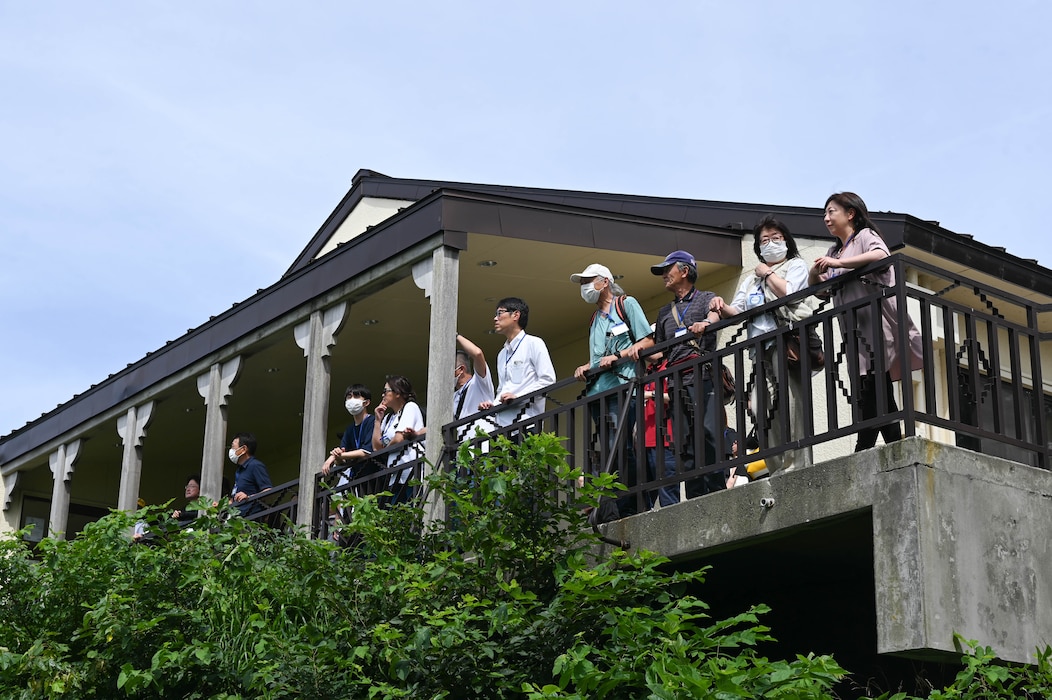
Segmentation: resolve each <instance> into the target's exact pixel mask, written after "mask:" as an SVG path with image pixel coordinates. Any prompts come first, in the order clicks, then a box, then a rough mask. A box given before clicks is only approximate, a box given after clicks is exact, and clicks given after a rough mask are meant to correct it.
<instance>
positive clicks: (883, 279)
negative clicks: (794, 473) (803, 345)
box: [809, 192, 922, 452]
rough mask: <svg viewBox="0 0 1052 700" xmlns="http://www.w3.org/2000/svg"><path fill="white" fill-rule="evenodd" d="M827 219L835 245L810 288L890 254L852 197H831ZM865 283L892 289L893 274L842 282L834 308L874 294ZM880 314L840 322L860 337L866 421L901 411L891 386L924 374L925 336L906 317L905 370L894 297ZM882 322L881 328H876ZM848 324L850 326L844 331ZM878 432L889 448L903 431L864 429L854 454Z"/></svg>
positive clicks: (858, 314)
mask: <svg viewBox="0 0 1052 700" xmlns="http://www.w3.org/2000/svg"><path fill="white" fill-rule="evenodd" d="M824 220H825V225H826V228H827V229H829V232H830V233H831V234H833V236H834V237H835V238H836V239H837V241H836V243H834V244H833V246H832V247H830V248H829V251H828V252H826V254H825V255H823V256H822V257H820V258H818V259H817V260H815V263H814V265H813V266H812V267H811V272H810V275H809V280H810V282H811V284H818V283H819V282H824V281H826V280H830V279H833V278H835V277H837V276H839V275H841V274H842V273H843V272H844V271H846V270H853V269H856V268H860V267H865V266H866V265H869V264H870V263H874V262H877V261H879V260H883V259H884V258H886V257H888V256H889V255H890V254H891V253H890V251H889V250H888V246H887V244H886V243H885V242H884V239H883V238H882V237H881V235H880V231H879V229H877V227H876V224H874V223H873V221H872V220H871V219H870V217H869V211H868V210H867V209H866V203H865V202H863V201H862V198H861V197H859V196H858V195H857V194H855V193H854V192H840V193H837V194H832V195H830V196H829V198H828V199H826V205H825V219H824ZM864 278H870V279H864ZM867 282H869V283H875V284H877V285H879V286H883V287H890V286H892V285H894V284H895V270H894V268H893V267H891V266H890V265H889V266H888V267H886V268H885V269H883V270H880V271H879V272H874V273H872V274H869V275H864V276H863V277H858V278H855V279H851V280H848V281H846V282H844V284H842V285H840V286H839V287H837V289H836V292H835V297H834V301H835V303H836V304H837V305H838V306H839V305H843V304H850V303H851V302H853V301H856V300H858V299H862V298H864V297H866V296H869V295H870V294H872V292H873V287H871V286H869V285H867ZM880 314H881V318H880V319H874V318H873V317H872V313H871V310H870V306H869V305H865V306H862V307H860V308H858V309H856V310H855V316H854V323H853V324H851V322H850V321H845V319H844V316H840V317H839V320H840V324H841V326H840V330H841V333H842V334H843V335H844V337H845V338H846V337H848V335H849V334H851V333H857V336H858V341H859V342H858V375H859V377H860V383H859V393H858V397H857V400H858V403H859V408H860V410H861V412H862V419H863V420H868V419H870V418H876V417H877V416H878V415H883V414H885V413H888V412H895V411H898V406H897V405H896V403H895V394H894V385H893V384H892V382H894V381H895V380H898V379H902V378H903V377H908V376H909V374H910V372H911V371H912V370H915V369H920V366H921V357H922V355H921V336H920V332H919V331H918V330H917V327H916V326H915V325H914V323H913V321H912V320H911V319H910V318H909V316H907V317H906V329H905V330H906V333H907V334H908V344H909V352H910V357H909V358H908V359H909V361H910V363H909V365H908V366H904V363H903V362H901V361H900V360H899V357H898V348H899V345H898V340H897V338H898V336H899V332H900V331H901V330H902V329H900V328H899V322H898V304H897V302H896V301H895V298H894V297H891V298H887V299H884V300H882V301H881V304H880ZM878 323H879V324H881V325H880V326H878V325H877V324H878ZM849 324H850V325H851V326H852V327H845V326H848V325H849ZM876 352H883V353H884V360H885V364H884V366H885V367H886V368H887V371H886V372H885V373H884V378H883V381H884V385H885V390H884V393H885V395H886V396H887V404H886V405H885V406H878V405H877V381H878V380H877V377H876V376H875V374H874V372H875V370H874V367H873V355H874V353H876ZM878 432H879V433H880V434H882V435H883V436H884V442H885V443H889V442H892V441H894V440H898V439H900V438H901V437H902V429H901V427H900V426H899V424H898V421H895V422H893V423H888V424H887V425H882V426H880V427H877V428H866V429H865V430H860V431H859V433H858V441H857V442H856V443H855V452H859V451H861V450H865V449H868V448H870V447H873V446H874V445H875V444H877V433H878Z"/></svg>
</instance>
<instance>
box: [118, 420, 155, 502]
mask: <svg viewBox="0 0 1052 700" xmlns="http://www.w3.org/2000/svg"><path fill="white" fill-rule="evenodd" d="M152 416H153V401H150V402H148V403H145V404H143V405H142V406H132V407H131V408H129V409H128V412H127V413H125V414H124V415H123V416H120V417H119V418H118V419H117V434H118V435H120V436H121V440H123V441H124V457H123V458H122V459H121V485H120V491H119V492H118V495H117V508H118V509H120V510H124V511H128V512H129V513H132V512H135V511H137V510H139V477H140V476H141V474H142V441H143V439H144V438H145V437H146V428H147V426H149V425H150V418H151V417H152Z"/></svg>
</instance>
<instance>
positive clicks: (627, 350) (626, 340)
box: [570, 263, 654, 518]
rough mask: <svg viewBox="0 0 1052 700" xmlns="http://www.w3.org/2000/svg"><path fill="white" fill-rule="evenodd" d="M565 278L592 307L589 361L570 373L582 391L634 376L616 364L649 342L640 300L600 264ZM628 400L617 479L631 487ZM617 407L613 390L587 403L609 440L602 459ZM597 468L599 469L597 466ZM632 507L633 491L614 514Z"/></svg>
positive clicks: (629, 366)
mask: <svg viewBox="0 0 1052 700" xmlns="http://www.w3.org/2000/svg"><path fill="white" fill-rule="evenodd" d="M570 281H571V282H573V283H574V284H578V285H580V286H581V298H582V299H583V300H584V301H585V302H586V303H588V304H594V305H595V307H596V310H595V312H594V313H593V314H592V320H591V321H590V322H589V327H588V349H589V361H588V363H587V364H583V365H581V366H580V367H578V368H577V369H576V370H575V371H574V376H575V377H577V379H579V380H581V381H586V382H588V384H587V388H586V390H585V393H586V395H588V396H595V395H597V394H600V393H602V392H604V391H607V390H609V389H612V388H614V387H617V386H619V385H621V384H624V383H626V382H628V381H630V380H631V379H632V378H634V377H635V376H636V367H635V363H633V362H623V363H621V364H617V363H618V362H619V361H620V360H621V359H622V358H626V357H628V358H633V359H634V358H637V357H638V356H639V351H640V350H642V349H643V348H648V347H650V346H651V345H653V344H654V343H653V338H652V335H653V331H652V330H651V328H650V321H648V320H647V317H646V314H645V313H643V309H642V307H640V305H639V302H638V301H636V300H635V299H634V298H633V297H630V296H626V295H625V290H623V289H621V287H620V285H618V284H617V283H616V282H615V281H614V276H613V274H611V272H610V269H609V268H608V267H606V266H605V265H600V264H598V263H592V264H591V265H589V266H588V267H586V268H585V269H584V271H582V272H578V273H575V274H573V275H570ZM615 365H616V366H615ZM628 400H629V402H630V403H629V408H628V413H627V414H626V417H625V427H624V430H623V431H622V433H621V442H620V445H621V446H622V448H623V452H622V454H623V458H622V461H621V466H622V470H621V480H622V482H623V483H624V484H625V485H627V486H629V487H632V486H634V485H635V484H636V483H637V475H636V459H635V450H634V449H633V447H632V440H631V437H632V433H633V432H634V425H635V415H636V412H635V408H634V406H633V405H632V404H633V400H632V399H631V397H629V399H628ZM620 408H621V402H620V397H619V396H618V395H616V394H614V395H612V396H605V397H602V398H600V399H596V401H594V402H592V403H590V404H589V406H588V410H589V413H590V414H591V416H592V420H593V421H594V422H595V424H596V426H597V429H599V434H600V435H601V434H602V429H601V427H600V426H602V425H603V424H604V423H605V425H606V428H605V429H606V431H607V432H606V434H607V443H608V444H607V445H606V449H605V450H600V454H602V455H603V456H604V457H605V456H606V455H608V454H609V451H610V450H612V449H615V447H616V446H615V445H614V442H613V440H614V436H615V434H616V431H617V421H618V418H619V413H620V411H619V409H620ZM597 466H598V467H599V468H602V465H597ZM637 510H638V507H637V498H636V496H635V494H632V495H625V496H622V497H621V498H619V499H618V512H619V514H620V516H621V517H622V518H624V517H627V516H629V515H634V514H635V513H636V512H637Z"/></svg>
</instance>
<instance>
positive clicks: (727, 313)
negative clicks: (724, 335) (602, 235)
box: [712, 216, 811, 473]
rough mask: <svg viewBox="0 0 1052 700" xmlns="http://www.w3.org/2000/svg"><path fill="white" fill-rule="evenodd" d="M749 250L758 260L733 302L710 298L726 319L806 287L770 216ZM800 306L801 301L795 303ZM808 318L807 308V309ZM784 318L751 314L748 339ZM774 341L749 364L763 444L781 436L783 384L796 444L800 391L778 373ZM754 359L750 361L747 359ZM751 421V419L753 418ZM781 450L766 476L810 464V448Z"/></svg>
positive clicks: (802, 269)
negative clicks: (757, 379)
mask: <svg viewBox="0 0 1052 700" xmlns="http://www.w3.org/2000/svg"><path fill="white" fill-rule="evenodd" d="M752 235H753V246H752V247H753V252H754V253H756V257H757V258H758V259H759V263H757V264H756V267H755V268H753V270H752V272H751V273H749V274H747V275H746V276H745V277H744V278H743V279H742V281H741V285H740V286H739V287H738V291H737V293H736V294H735V295H734V299H732V300H731V302H730V303H729V304H728V303H726V302H724V300H723V298H722V297H716V298H714V299H713V300H712V309H713V311H716V312H717V313H718V314H719V315H720V316H721V317H722V318H731V317H733V316H737V315H738V314H740V313H745V312H746V311H749V310H752V309H756V308H759V307H761V306H763V305H764V304H767V303H768V302H772V301H778V300H779V299H782V298H784V297H786V296H788V295H790V294H793V293H795V292H798V291H800V290H801V289H804V288H805V287H807V279H808V272H807V263H806V262H804V260H803V258H801V257H800V250H799V249H798V248H797V245H796V239H794V238H793V234H792V232H791V231H790V230H789V227H788V226H786V225H785V224H783V223H782V222H781V221H779V220H778V219H776V218H774V217H773V216H765V217H764V218H762V219H761V220H760V221H759V223H757V224H756V226H755V227H754V228H753V231H752ZM800 303H801V304H803V302H800ZM808 315H810V310H808ZM788 323H789V319H788V318H787V317H786V316H785V315H782V314H776V313H774V312H773V311H772V312H768V313H763V314H755V315H753V316H752V317H751V318H750V319H749V326H748V332H749V337H750V338H752V337H755V336H758V335H763V334H764V333H769V332H770V331H773V330H774V329H775V328H777V327H779V326H785V325H787V324H788ZM777 345H778V344H777V343H776V342H775V341H773V340H771V341H768V342H767V343H766V344H765V345H764V349H763V354H764V358H763V359H764V361H763V362H762V363H758V364H756V365H754V366H755V367H756V368H757V369H756V371H757V372H758V373H759V375H760V376H762V380H763V381H764V382H766V385H767V401H766V406H764V407H762V408H763V409H766V411H767V416H766V417H767V419H768V424H769V425H770V433H769V440H768V441H767V446H768V447H770V446H774V445H780V444H782V443H783V442H784V441H785V439H786V435H784V434H783V432H782V423H783V421H782V420H779V417H778V415H777V414H776V410H777V406H778V401H777V396H778V390H779V388H780V387H785V386H787V387H788V389H789V416H788V419H789V429H790V433H789V434H790V435H791V436H792V439H793V440H799V439H800V438H802V437H803V436H804V435H803V420H802V413H803V404H802V402H801V399H800V397H801V396H802V395H803V394H802V392H803V391H804V389H803V387H802V386H801V383H800V374H799V372H793V371H788V372H787V374H788V375H789V377H788V378H789V381H788V382H785V381H784V379H785V378H784V377H781V376H779V373H780V372H781V371H782V370H783V369H785V368H786V365H785V363H784V362H778V361H777V360H778V358H776V357H775V356H774V353H775V351H776V350H777ZM753 359H754V360H755V359H756V358H755V357H754V358H753ZM808 390H809V389H808ZM757 393H758V392H757V390H756V389H754V390H753V395H752V397H751V402H750V405H751V407H752V411H753V412H756V411H759V410H762V409H761V406H760V402H759V401H758V397H757ZM754 418H755V416H754ZM798 452H799V454H797V451H792V452H787V453H785V454H784V455H779V456H774V457H770V458H768V460H767V464H768V465H769V467H770V470H771V472H772V473H773V472H776V471H778V470H779V469H784V470H786V471H789V470H790V469H795V468H797V467H806V466H810V463H811V450H810V448H808V449H804V450H799V451H798Z"/></svg>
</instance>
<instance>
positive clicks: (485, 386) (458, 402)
mask: <svg viewBox="0 0 1052 700" xmlns="http://www.w3.org/2000/svg"><path fill="white" fill-rule="evenodd" d="M492 400H493V375H492V374H490V372H489V368H487V369H486V376H485V377H480V376H479V375H478V374H473V375H471V379H469V380H467V381H466V382H464V386H462V387H460V388H459V389H457V390H456V391H455V392H453V420H460V419H461V418H467V417H468V416H470V415H473V414H475V413H478V410H479V404H480V403H482V402H483V401H492ZM458 408H459V409H460V410H459V411H458V410H457V409H458ZM476 426H478V427H479V428H482V430H483V431H484V432H487V433H488V432H489V431H490V430H492V429H493V427H494V426H493V424H492V423H491V422H490V421H488V420H485V421H484V420H477V421H475V422H474V423H468V424H467V425H462V426H460V427H459V428H458V429H457V437H458V439H461V440H468V439H470V438H473V437H475V427H476Z"/></svg>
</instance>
